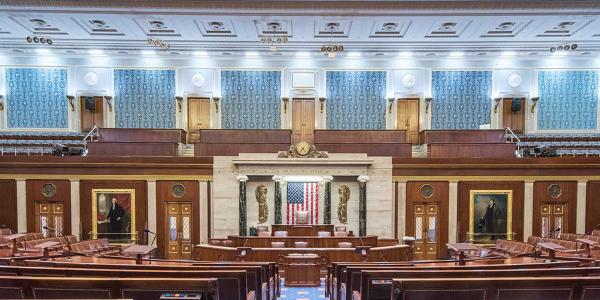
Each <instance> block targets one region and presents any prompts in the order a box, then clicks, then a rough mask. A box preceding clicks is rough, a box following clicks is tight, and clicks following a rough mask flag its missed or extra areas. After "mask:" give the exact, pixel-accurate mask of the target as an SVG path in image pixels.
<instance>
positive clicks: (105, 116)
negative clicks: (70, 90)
mask: <svg viewBox="0 0 600 300" xmlns="http://www.w3.org/2000/svg"><path fill="white" fill-rule="evenodd" d="M107 95H108V93H107V92H106V90H79V91H77V92H76V93H75V99H76V102H77V104H76V105H75V111H73V118H72V120H73V124H74V125H73V127H75V129H76V130H79V131H82V130H83V128H81V103H80V99H81V97H102V126H100V127H114V121H115V104H114V98H113V100H112V101H113V104H112V111H110V109H109V106H108V104H107V103H106V99H105V98H104V97H105V96H107ZM67 106H69V105H67ZM69 112H71V108H70V107H69Z"/></svg>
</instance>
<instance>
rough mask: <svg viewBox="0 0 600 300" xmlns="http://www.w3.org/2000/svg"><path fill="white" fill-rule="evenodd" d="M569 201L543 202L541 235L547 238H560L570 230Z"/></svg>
mask: <svg viewBox="0 0 600 300" xmlns="http://www.w3.org/2000/svg"><path fill="white" fill-rule="evenodd" d="M566 216H567V203H543V204H541V205H540V220H539V222H540V225H541V226H542V231H541V233H542V234H541V235H542V237H545V238H558V236H560V234H561V233H563V232H568V228H567V224H568V223H569V222H567V219H566Z"/></svg>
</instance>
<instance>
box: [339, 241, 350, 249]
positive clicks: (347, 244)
mask: <svg viewBox="0 0 600 300" xmlns="http://www.w3.org/2000/svg"><path fill="white" fill-rule="evenodd" d="M338 248H352V243H350V242H339V243H338Z"/></svg>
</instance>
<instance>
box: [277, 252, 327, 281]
mask: <svg viewBox="0 0 600 300" xmlns="http://www.w3.org/2000/svg"><path fill="white" fill-rule="evenodd" d="M322 261H323V260H322V258H321V256H319V255H317V254H296V255H293V254H292V255H286V256H284V257H283V259H282V261H281V262H280V266H281V267H282V269H283V270H284V272H285V286H320V285H321V265H322Z"/></svg>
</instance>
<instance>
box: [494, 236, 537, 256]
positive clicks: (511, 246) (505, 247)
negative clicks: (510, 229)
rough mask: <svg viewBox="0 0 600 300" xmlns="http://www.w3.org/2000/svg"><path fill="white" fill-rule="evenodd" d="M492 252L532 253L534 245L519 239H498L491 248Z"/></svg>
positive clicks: (511, 254) (512, 254)
mask: <svg viewBox="0 0 600 300" xmlns="http://www.w3.org/2000/svg"><path fill="white" fill-rule="evenodd" d="M491 249H492V254H501V255H507V256H520V255H529V254H532V253H533V251H534V250H535V246H533V245H531V244H527V243H523V242H519V241H508V240H502V239H498V240H496V245H494V247H492V248H491Z"/></svg>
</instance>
